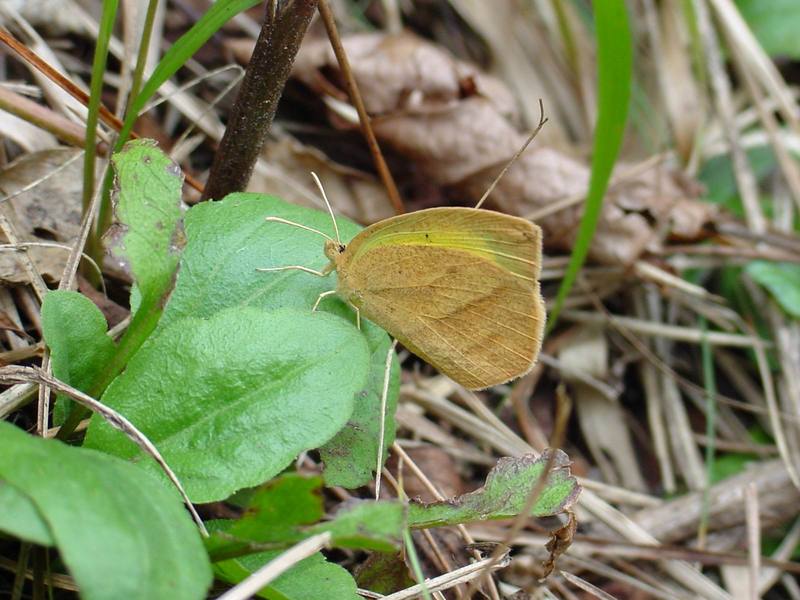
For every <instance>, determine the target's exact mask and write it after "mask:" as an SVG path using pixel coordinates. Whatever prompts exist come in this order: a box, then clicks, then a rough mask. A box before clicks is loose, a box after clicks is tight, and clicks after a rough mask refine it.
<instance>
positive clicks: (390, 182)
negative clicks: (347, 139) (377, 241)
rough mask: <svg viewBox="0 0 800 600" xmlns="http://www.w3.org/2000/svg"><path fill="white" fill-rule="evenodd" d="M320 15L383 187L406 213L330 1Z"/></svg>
mask: <svg viewBox="0 0 800 600" xmlns="http://www.w3.org/2000/svg"><path fill="white" fill-rule="evenodd" d="M319 14H320V16H321V17H322V22H323V23H325V30H326V31H327V32H328V39H330V41H331V46H332V47H333V53H334V54H335V55H336V61H337V62H338V63H339V68H340V69H341V70H342V76H343V77H344V81H345V84H346V85H347V93H348V95H349V96H350V101H351V102H352V103H353V106H355V107H356V111H358V120H359V122H360V123H361V132H362V133H363V134H364V137H365V138H366V140H367V145H368V146H369V151H370V152H371V153H372V160H373V161H375V168H376V169H377V170H378V174H379V175H380V177H381V181H383V186H384V187H385V188H386V192H387V193H388V194H389V200H391V202H392V206H393V207H394V211H395V212H396V213H397V214H401V213H404V212H405V211H406V210H405V207H404V206H403V200H402V199H401V198H400V194H399V192H398V191H397V186H396V185H395V183H394V179H393V178H392V174H391V172H390V171H389V167H388V166H387V165H386V161H385V160H384V159H383V154H381V149H380V146H378V140H377V139H375V133H374V132H373V131H372V126H371V125H370V122H369V115H368V114H367V109H366V107H365V106H364V101H363V100H362V99H361V92H360V91H359V90H358V85H356V80H355V78H354V77H353V71H352V70H351V69H350V61H349V60H347V54H346V53H345V51H344V46H342V40H341V38H340V37H339V31H338V29H337V28H336V19H334V17H333V11H331V7H330V5H329V4H328V0H319Z"/></svg>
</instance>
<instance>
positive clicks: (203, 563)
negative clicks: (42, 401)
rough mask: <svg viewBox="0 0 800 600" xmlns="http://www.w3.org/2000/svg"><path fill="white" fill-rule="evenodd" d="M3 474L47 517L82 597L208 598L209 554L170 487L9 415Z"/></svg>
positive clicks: (0, 446) (0, 429)
mask: <svg viewBox="0 0 800 600" xmlns="http://www.w3.org/2000/svg"><path fill="white" fill-rule="evenodd" d="M0 479H2V480H4V481H5V482H7V483H8V484H10V485H11V486H13V487H14V488H16V489H17V490H18V491H19V492H20V493H21V494H22V495H24V496H27V497H28V498H29V499H30V500H31V501H32V503H33V504H34V505H35V507H36V509H37V511H38V512H39V514H40V515H41V516H42V518H43V519H44V520H45V521H46V523H47V526H48V528H49V530H50V532H51V534H52V538H53V540H54V541H55V545H56V546H57V547H58V550H59V552H60V554H61V557H62V559H63V560H64V563H65V564H66V565H67V568H68V569H69V571H70V573H71V574H72V576H73V577H74V578H75V580H76V582H77V583H78V585H79V586H80V588H81V598H85V599H86V600H104V599H106V598H108V599H114V600H116V599H118V598H130V599H132V600H136V599H140V598H141V599H142V600H145V599H151V598H170V599H175V600H181V599H184V598H185V599H187V600H196V599H200V598H204V597H205V592H206V590H207V589H208V586H209V584H210V583H211V568H210V566H209V564H208V557H207V555H206V553H205V551H204V549H203V544H202V542H201V540H200V534H199V532H198V531H197V528H196V527H195V526H194V524H193V523H192V521H191V519H190V518H189V515H188V513H187V512H186V511H185V509H184V507H183V504H182V502H181V499H180V496H179V495H178V494H177V493H176V492H175V490H174V488H172V486H168V485H164V484H162V483H161V482H159V481H158V480H156V479H155V478H153V477H152V476H151V475H149V474H147V473H144V472H143V471H142V470H141V469H138V468H137V467H135V466H133V465H131V464H129V463H126V462H125V461H121V460H119V459H117V458H114V457H112V456H108V455H106V454H102V453H100V452H94V451H92V450H86V449H84V448H76V447H73V446H67V445H65V444H62V443H60V442H57V441H55V440H45V439H42V438H38V437H34V436H31V435H28V434H26V433H25V432H23V431H22V430H20V429H17V428H16V427H14V426H12V425H10V424H8V423H5V422H3V423H0Z"/></svg>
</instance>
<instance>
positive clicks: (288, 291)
mask: <svg viewBox="0 0 800 600" xmlns="http://www.w3.org/2000/svg"><path fill="white" fill-rule="evenodd" d="M267 216H274V217H281V218H283V219H287V220H290V221H294V222H297V223H301V224H303V225H306V226H309V227H314V228H316V229H319V230H321V231H323V232H324V233H327V234H329V235H331V236H333V235H334V231H333V225H332V221H331V217H330V215H328V214H327V213H323V212H320V211H317V210H312V209H308V208H303V207H299V206H294V205H292V204H287V203H285V202H283V201H281V200H279V199H278V198H274V197H270V196H263V195H260V194H231V195H230V196H228V197H227V198H225V199H224V200H222V201H220V202H204V203H202V204H199V205H197V206H194V207H193V208H192V209H191V210H190V211H189V212H188V213H187V214H186V217H185V228H186V237H187V246H186V249H185V251H184V253H183V256H182V258H181V266H180V270H179V272H178V277H177V281H176V285H175V291H174V292H173V294H172V296H171V298H170V301H169V304H168V305H167V307H166V309H165V311H164V315H163V319H162V324H161V325H160V327H161V326H166V325H168V324H169V323H172V322H174V321H175V320H177V319H181V318H183V317H184V316H189V315H191V316H197V317H208V316H210V315H213V314H216V313H217V312H219V311H220V310H223V309H225V308H229V307H232V306H256V307H259V308H264V309H274V308H283V307H293V308H298V309H303V308H305V309H306V310H308V311H309V312H310V311H311V307H313V306H314V303H315V302H316V300H317V298H318V296H319V295H320V293H322V292H325V291H328V290H331V289H334V288H335V287H336V274H335V273H332V274H331V275H329V276H328V277H325V278H321V277H315V276H314V275H311V274H309V273H304V272H300V271H282V272H277V273H264V272H259V271H256V269H257V268H259V267H282V266H287V265H301V266H305V267H310V268H312V269H316V270H320V269H322V268H324V267H325V265H327V264H328V259H327V258H326V257H325V255H324V254H323V251H322V249H323V242H324V240H323V239H322V238H321V237H320V236H318V235H316V234H314V233H311V232H309V231H305V230H303V229H299V228H297V227H292V226H291V225H286V224H283V223H275V222H266V221H265V220H264V219H265V217H267ZM336 221H337V223H338V225H339V230H340V232H341V235H342V240H343V241H345V242H347V241H349V240H350V239H351V238H352V237H353V236H354V235H356V233H358V231H359V227H358V226H357V225H355V224H353V223H351V222H350V221H348V220H346V219H344V218H341V217H337V219H336ZM320 308H321V310H324V311H329V312H332V313H334V314H338V315H340V316H343V317H346V318H347V319H349V320H350V322H351V323H355V316H354V314H353V311H352V310H351V309H350V308H349V307H347V306H346V305H345V304H344V303H342V302H341V301H340V300H339V299H337V298H335V297H328V298H325V299H324V300H323V301H322V303H321V304H320ZM362 334H363V336H364V337H365V338H366V340H367V343H368V345H369V348H370V354H371V356H370V374H369V380H368V382H367V385H366V386H365V387H364V388H363V389H362V390H359V393H358V394H357V395H356V399H355V403H356V404H355V409H354V411H353V414H352V416H351V417H350V419H349V420H348V422H347V425H346V426H345V427H344V429H343V430H342V431H341V432H340V433H339V434H338V435H337V436H336V437H335V438H334V439H333V440H331V441H330V442H329V443H328V444H326V445H325V446H324V447H323V448H322V449H321V456H322V459H323V460H324V462H325V466H326V472H325V480H326V482H327V483H328V484H329V485H341V486H344V487H350V488H352V487H357V486H359V485H364V484H365V483H367V482H369V481H370V480H371V478H372V474H373V472H374V471H375V466H376V460H377V454H378V434H379V428H380V427H379V426H380V418H379V417H380V395H381V391H382V389H383V380H384V365H385V362H386V354H387V352H388V350H389V347H390V345H391V344H390V340H389V337H388V336H387V335H386V333H385V332H384V331H383V330H382V329H380V328H378V327H377V326H375V325H373V324H372V323H370V322H368V321H364V322H363V323H362ZM344 356H347V353H345V354H344ZM345 360H347V359H343V362H344V361H345ZM391 377H392V379H391V385H390V387H389V397H388V403H387V404H388V406H387V413H386V414H387V417H386V420H385V422H386V434H385V438H384V439H385V442H384V443H385V447H386V448H388V446H389V445H390V444H391V443H392V442H393V441H394V432H395V422H394V413H395V408H396V406H397V390H398V381H399V367H398V365H397V362H396V360H395V361H394V363H393V368H392V375H391ZM386 454H387V453H386V452H384V454H383V455H384V456H386Z"/></svg>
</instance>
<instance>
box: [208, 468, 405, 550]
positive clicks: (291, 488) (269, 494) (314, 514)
mask: <svg viewBox="0 0 800 600" xmlns="http://www.w3.org/2000/svg"><path fill="white" fill-rule="evenodd" d="M321 489H322V480H321V479H320V478H319V477H302V476H300V475H297V474H287V475H283V476H281V477H279V478H276V479H274V480H273V481H271V482H269V483H267V484H265V485H263V486H261V487H260V488H259V489H258V490H256V492H255V493H254V494H253V496H252V498H251V499H250V502H249V503H248V505H247V509H246V511H245V514H244V515H243V516H242V518H241V519H239V520H237V521H229V522H227V523H226V524H225V526H224V528H222V531H223V532H224V533H219V532H218V533H217V534H215V535H213V536H212V537H211V538H210V539H209V540H207V541H206V547H207V549H208V551H209V554H210V555H211V556H212V558H214V559H215V560H220V559H224V558H230V557H237V556H239V555H241V554H244V553H246V552H247V551H248V549H249V547H250V545H251V544H252V543H258V544H279V545H282V546H286V547H288V546H290V545H292V544H295V543H297V542H299V541H301V540H303V539H305V538H307V537H309V536H312V535H316V534H319V533H323V532H325V531H327V532H330V533H331V535H332V539H331V545H332V546H335V547H339V548H360V549H368V550H372V549H374V550H382V551H392V550H396V549H397V548H399V547H400V545H401V540H402V532H403V529H404V527H405V508H404V507H403V505H402V504H401V503H400V502H394V501H380V502H372V501H369V502H358V501H356V502H353V503H348V504H345V505H344V506H343V507H342V508H341V510H339V511H338V512H337V513H336V514H335V515H334V516H333V517H332V518H331V519H330V520H326V521H324V522H319V521H320V520H321V519H322V516H323V508H322V498H321V495H320V493H321Z"/></svg>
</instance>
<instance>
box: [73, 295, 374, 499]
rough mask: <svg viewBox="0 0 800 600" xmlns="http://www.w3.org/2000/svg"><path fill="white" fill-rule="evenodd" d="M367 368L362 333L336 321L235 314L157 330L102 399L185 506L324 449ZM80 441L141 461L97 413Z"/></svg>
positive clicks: (292, 313) (248, 310)
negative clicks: (173, 478)
mask: <svg viewBox="0 0 800 600" xmlns="http://www.w3.org/2000/svg"><path fill="white" fill-rule="evenodd" d="M368 366H369V351H368V348H367V344H366V342H365V341H364V337H363V336H362V335H360V334H359V332H358V331H357V330H356V329H355V328H353V327H351V326H350V325H349V324H348V323H347V322H346V321H344V320H343V319H341V318H339V317H336V316H333V315H330V314H327V313H321V312H317V313H312V312H311V311H307V310H297V309H282V310H273V311H264V310H260V309H258V308H253V307H234V308H231V309H227V310H224V311H221V312H218V313H216V314H214V315H212V316H211V317H209V318H206V319H202V318H190V317H185V318H183V319H180V320H176V321H174V322H173V323H172V324H171V325H170V326H168V327H164V328H159V330H158V332H157V333H156V334H154V335H153V336H151V338H150V339H149V340H148V341H147V343H146V344H145V345H144V346H143V347H142V349H141V350H140V351H139V352H138V353H137V354H136V355H135V356H134V357H133V358H132V360H131V361H130V362H129V363H128V366H127V368H126V369H125V372H124V373H123V374H122V375H120V376H119V377H118V378H117V379H116V380H115V381H114V382H113V384H112V385H111V386H109V388H108V390H107V392H106V394H105V395H104V396H103V402H104V403H105V404H107V405H108V406H110V407H112V408H114V409H116V410H118V411H119V412H121V413H122V414H123V415H125V416H126V417H127V418H128V419H130V420H131V421H132V422H133V423H134V424H135V425H136V426H137V427H138V428H139V429H140V430H141V431H142V432H143V433H144V434H145V435H146V436H147V437H148V438H149V439H150V440H151V441H152V442H153V443H154V444H155V445H156V447H157V448H158V449H159V451H160V452H161V454H162V455H163V456H164V458H165V460H166V461H167V463H168V464H169V465H170V466H171V467H172V468H173V470H174V471H175V472H176V474H177V475H178V478H179V479H180V480H181V482H182V483H183V485H184V486H185V487H186V491H187V493H188V494H189V497H190V498H192V500H194V501H196V502H212V501H215V500H222V499H224V498H226V497H228V496H229V495H230V494H231V493H233V492H235V491H236V490H238V489H241V488H243V487H250V486H254V485H258V484H260V483H263V482H264V481H266V480H268V479H270V478H272V477H274V476H275V475H277V474H278V473H279V472H280V471H281V470H283V469H284V468H285V467H286V466H287V465H288V464H289V463H290V462H291V461H292V460H293V459H294V458H295V457H296V456H297V455H298V454H299V453H300V452H303V451H305V450H309V449H312V448H317V447H319V446H320V445H322V444H324V443H325V442H327V441H328V440H329V439H330V438H331V437H332V436H333V435H334V434H335V433H336V432H337V431H339V430H340V429H341V428H342V426H344V424H345V423H346V422H347V419H348V418H349V417H350V415H351V414H352V411H353V399H354V396H355V394H356V393H357V392H358V391H359V390H361V389H363V387H364V385H365V383H366V378H367V370H368ZM85 445H86V446H87V447H91V448H97V449H100V450H104V451H106V452H109V453H111V454H114V455H116V456H120V457H122V458H135V459H136V460H142V459H143V458H144V457H143V454H142V452H141V450H140V449H139V447H138V446H136V445H135V444H134V443H133V442H131V441H130V440H128V438H127V437H125V436H124V435H122V434H121V433H119V432H118V431H116V430H115V429H113V428H111V427H110V426H109V425H108V424H107V423H105V421H103V420H101V419H99V418H98V417H96V416H95V417H94V418H93V419H92V423H91V425H90V427H89V431H88V434H87V436H86V440H85ZM144 464H145V466H146V467H147V468H148V469H149V470H151V471H153V472H156V473H159V475H160V473H161V471H160V469H158V467H157V466H156V464H155V463H154V462H153V461H152V460H150V459H149V458H148V459H145V460H144Z"/></svg>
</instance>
